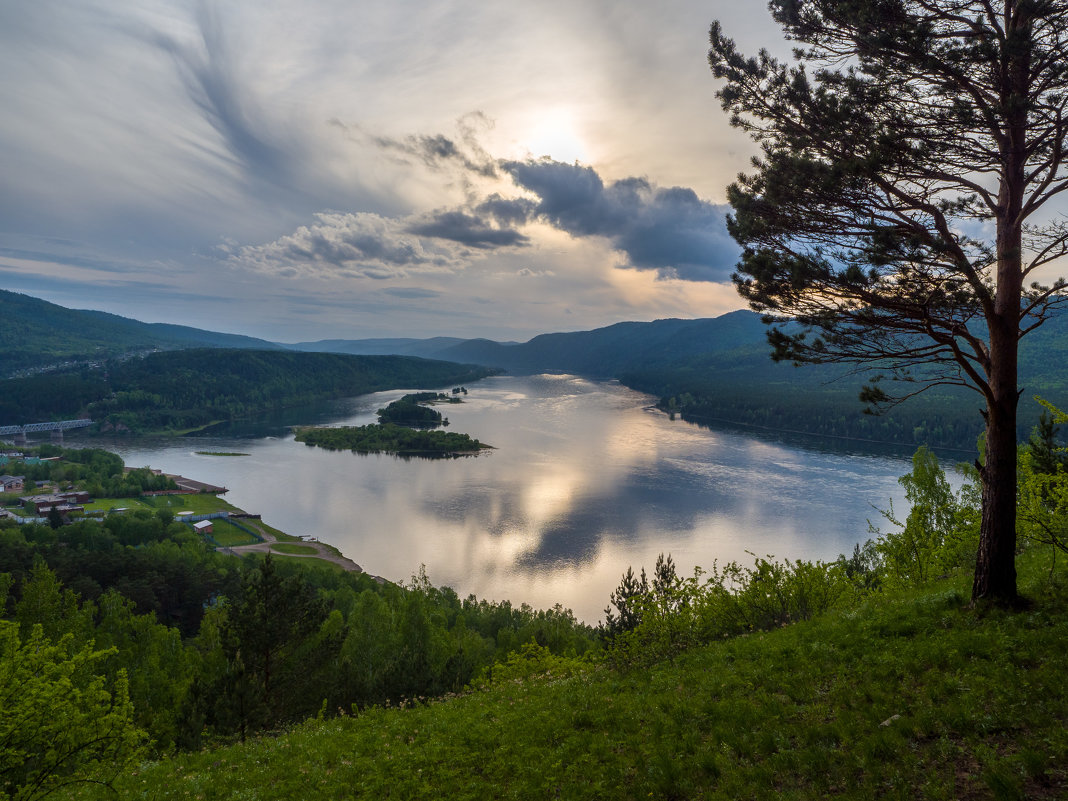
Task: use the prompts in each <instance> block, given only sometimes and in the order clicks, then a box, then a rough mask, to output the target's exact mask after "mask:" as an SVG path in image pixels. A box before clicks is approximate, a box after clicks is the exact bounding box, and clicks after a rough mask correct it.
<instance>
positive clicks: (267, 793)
mask: <svg viewBox="0 0 1068 801" xmlns="http://www.w3.org/2000/svg"><path fill="white" fill-rule="evenodd" d="M1020 561H1021V576H1022V581H1021V587H1022V588H1023V589H1024V591H1025V592H1027V593H1028V594H1029V596H1030V597H1031V598H1032V599H1033V602H1034V603H1033V606H1032V607H1031V608H1029V609H1027V610H1026V611H1022V612H1008V611H1003V610H998V609H981V610H973V609H969V608H968V605H967V603H966V599H967V587H968V579H967V577H958V578H955V579H952V580H944V581H941V582H936V583H934V584H931V585H928V586H926V587H924V588H922V589H920V590H916V591H912V592H908V593H900V594H894V595H885V596H877V597H876V598H874V599H873V600H871V601H870V602H868V603H867V604H866V605H865V606H863V607H861V608H859V609H856V610H853V611H848V612H836V613H831V614H826V615H824V616H822V617H820V618H817V619H815V620H812V621H808V622H806V623H800V624H796V625H792V626H789V627H786V628H783V629H779V630H776V631H772V632H768V633H760V634H752V635H749V636H744V637H738V638H735V639H731V640H725V641H723V642H719V643H714V644H712V645H708V646H704V647H701V648H695V649H692V650H690V651H688V652H686V653H684V654H683V655H681V656H679V657H677V658H676V659H675V660H674V661H673V662H664V663H661V664H658V665H655V666H653V667H652V668H648V669H632V670H629V671H624V672H620V671H617V670H614V669H611V668H609V667H607V666H604V665H600V666H590V667H587V668H584V669H582V670H580V671H578V672H577V673H574V672H573V671H572V672H571V673H559V674H554V673H552V672H551V671H549V672H546V671H545V670H544V669H543V668H541V667H538V666H535V668H536V669H535V668H532V670H531V677H530V678H527V679H525V680H505V681H501V682H499V683H497V684H494V685H491V686H489V687H488V689H484V690H479V691H473V692H470V693H468V694H465V695H462V696H459V697H452V698H448V699H443V700H438V701H434V702H431V703H429V704H425V705H415V706H414V707H411V708H406V709H397V708H387V709H382V708H377V709H372V710H367V711H365V712H363V713H361V714H359V715H357V716H355V717H353V716H345V717H342V718H337V719H332V720H325V721H309V722H307V723H304V724H302V725H299V726H296V727H294V728H293V729H292V730H290V731H287V732H285V733H282V734H280V735H278V736H269V737H268V736H265V737H262V738H258V739H256V740H253V741H250V742H248V743H246V744H244V745H233V746H230V747H225V748H217V749H214V750H206V751H203V752H200V753H193V754H184V755H180V756H178V757H175V758H173V759H167V760H164V761H162V762H158V763H150V764H145V765H142V766H141V767H140V768H139V769H138V770H137V771H136V773H135V774H133V775H129V776H126V777H123V778H122V779H121V780H120V781H119V782H118V784H117V789H118V797H119V798H123V799H133V798H138V799H149V798H151V799H184V798H189V799H228V798H243V799H288V798H301V799H338V798H373V799H390V798H396V799H419V798H426V799H439V798H449V799H479V801H481V800H482V799H496V798H501V799H503V798H519V799H526V798H567V799H603V798H613V799H616V798H619V799H648V798H656V799H684V798H685V799H690V798H723V799H735V798H786V799H819V798H828V797H835V798H856V799H870V798H890V799H913V798H931V799H958V798H994V799H1018V798H1063V797H1065V796H1066V794H1068V692H1066V691H1065V688H1066V687H1068V661H1066V660H1065V658H1064V653H1065V649H1066V647H1068V591H1066V589H1065V587H1064V585H1063V582H1061V583H1058V584H1056V585H1050V584H1049V583H1048V582H1047V580H1046V579H1047V573H1046V571H1047V570H1048V561H1047V562H1043V561H1042V559H1040V558H1039V557H1038V556H1037V555H1035V554H1031V555H1028V556H1027V557H1025V558H1022V559H1021V560H1020ZM84 792H85V793H86V794H87V797H99V798H110V797H113V796H110V795H108V794H107V793H106V791H102V790H98V789H92V788H90V789H86V790H85V791H84Z"/></svg>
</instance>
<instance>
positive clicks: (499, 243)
mask: <svg viewBox="0 0 1068 801" xmlns="http://www.w3.org/2000/svg"><path fill="white" fill-rule="evenodd" d="M407 230H408V231H409V232H411V233H413V234H419V235H420V236H429V237H434V238H436V239H448V240H451V241H453V242H459V243H460V244H462V245H467V246H468V247H473V248H481V249H488V248H499V247H515V246H519V245H525V244H526V243H527V242H528V241H529V240H528V239H527V237H526V236H524V235H523V234H521V233H520V232H519V231H516V230H515V229H514V228H499V227H496V226H493V225H487V224H486V223H485V222H483V221H482V220H480V219H479V218H478V217H475V216H473V215H470V214H466V213H464V212H462V211H443V212H439V213H437V214H435V215H433V216H431V217H429V218H427V219H425V220H421V221H419V222H414V223H412V224H410V225H409V226H408V229H407Z"/></svg>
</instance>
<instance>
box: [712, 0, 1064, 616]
mask: <svg viewBox="0 0 1068 801" xmlns="http://www.w3.org/2000/svg"><path fill="white" fill-rule="evenodd" d="M770 8H771V11H772V14H773V16H774V17H775V20H776V21H777V22H778V23H779V24H780V25H781V26H782V27H783V29H784V31H785V32H786V34H787V36H788V38H789V39H791V40H793V41H794V42H795V43H796V47H795V49H794V52H793V63H784V62H782V61H780V60H777V59H775V58H773V57H772V56H771V55H769V54H768V53H766V52H761V53H760V55H759V56H758V57H756V58H746V57H745V56H743V55H742V54H740V53H739V52H738V51H737V49H736V48H735V46H734V43H733V42H732V41H731V40H730V39H728V38H727V37H726V36H725V34H724V32H723V30H722V28H721V27H720V25H719V24H718V23H715V24H713V26H712V30H711V50H710V53H709V60H710V63H711V66H712V70H713V73H714V75H715V76H716V77H717V78H720V79H722V80H723V81H724V82H725V83H724V85H723V86H722V88H721V89H720V90H719V98H720V100H721V102H722V104H723V107H724V109H725V110H726V111H728V112H729V113H730V114H731V119H732V123H733V124H734V125H736V126H739V127H741V128H743V129H745V130H746V131H748V132H749V133H750V134H751V135H752V136H753V138H754V139H755V140H756V141H757V142H758V143H759V144H760V145H761V149H762V154H761V155H760V157H758V158H756V159H754V162H753V171H752V172H750V173H748V174H746V175H742V176H740V177H739V179H738V181H737V182H736V183H735V184H733V185H732V186H731V187H730V188H729V190H728V198H729V200H730V203H731V205H732V206H733V208H734V214H733V216H732V218H731V219H730V221H729V226H730V231H731V233H732V235H733V236H734V237H735V238H736V239H737V240H738V241H739V242H740V243H741V244H742V246H743V254H742V258H741V262H740V264H739V267H738V272H737V273H736V275H735V283H736V285H737V287H738V289H739V291H740V292H741V294H742V295H743V297H745V298H746V299H748V300H749V302H750V304H751V305H752V306H753V307H754V308H755V309H756V310H758V311H762V312H765V313H766V315H767V317H766V319H767V321H768V322H769V323H771V328H770V329H769V339H770V341H771V343H772V345H773V348H774V353H775V355H776V357H777V358H780V359H791V360H794V361H797V362H844V363H851V364H856V365H859V366H860V367H861V368H863V369H871V368H874V369H875V376H874V377H875V381H873V382H872V383H871V384H869V386H868V388H867V389H866V391H865V392H864V393H862V398H863V399H864V400H867V401H868V402H870V403H874V404H876V405H878V404H881V403H885V402H888V401H893V400H897V399H901V398H904V397H907V396H909V395H911V394H915V393H916V392H919V391H923V390H924V389H926V388H928V387H930V386H933V385H936V384H953V385H961V386H966V387H969V388H971V389H974V390H975V391H977V392H978V393H979V395H980V396H981V398H982V411H983V414H984V417H985V422H986V450H985V454H984V457H983V459H982V460H981V463H980V474H981V477H982V482H983V525H982V533H981V538H980V547H979V554H978V558H977V563H976V576H975V584H974V587H973V597H975V598H995V599H999V600H1011V599H1013V598H1014V597H1015V595H1016V575H1015V568H1014V552H1015V536H1016V534H1015V495H1014V487H1015V474H1016V406H1017V401H1018V398H1019V391H1018V387H1017V367H1018V353H1017V351H1018V344H1019V340H1020V338H1021V337H1023V336H1024V335H1026V334H1027V333H1028V332H1030V331H1032V330H1034V329H1035V328H1036V327H1037V326H1039V325H1041V324H1042V323H1043V322H1044V321H1046V320H1047V319H1048V318H1049V317H1050V316H1051V315H1053V314H1054V313H1055V312H1056V307H1057V306H1058V304H1060V303H1061V302H1063V301H1064V299H1065V294H1064V290H1065V283H1064V281H1063V280H1062V279H1059V278H1058V279H1056V280H1048V279H1047V280H1046V282H1045V283H1042V282H1041V281H1040V280H1039V279H1040V276H1041V275H1042V274H1043V273H1044V272H1048V271H1049V270H1050V269H1053V268H1054V263H1055V262H1057V261H1058V260H1059V259H1061V258H1062V257H1063V256H1064V255H1065V253H1066V251H1068V226H1066V225H1065V224H1064V222H1063V221H1060V220H1058V219H1057V218H1056V216H1055V208H1054V206H1055V201H1056V199H1057V198H1058V196H1059V195H1060V194H1061V193H1062V192H1064V190H1065V189H1068V169H1066V167H1065V152H1066V151H1065V145H1066V138H1068V116H1066V114H1065V111H1066V103H1068V62H1065V60H1064V58H1063V53H1064V52H1065V50H1066V47H1068V42H1066V41H1065V40H1066V38H1068V4H1065V3H1063V2H1051V1H1050V0H1006V1H1005V2H1003V3H1001V4H993V3H990V2H984V0H874V1H873V2H858V1H857V0H772V2H771V3H770ZM798 323H799V324H800V325H797V324H798ZM882 376H889V377H891V378H895V379H898V380H901V381H904V382H909V383H906V384H904V385H897V386H898V387H899V389H897V390H893V391H891V392H888V391H887V390H886V389H885V387H886V385H885V384H880V383H878V379H879V378H881V377H882Z"/></svg>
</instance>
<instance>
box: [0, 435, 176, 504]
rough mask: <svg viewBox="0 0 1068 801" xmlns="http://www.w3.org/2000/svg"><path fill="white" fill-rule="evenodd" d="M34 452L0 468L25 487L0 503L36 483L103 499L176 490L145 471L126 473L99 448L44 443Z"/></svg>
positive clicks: (163, 478) (29, 491)
mask: <svg viewBox="0 0 1068 801" xmlns="http://www.w3.org/2000/svg"><path fill="white" fill-rule="evenodd" d="M34 450H35V452H36V455H37V457H38V458H36V459H34V460H30V461H22V460H14V461H12V462H10V463H9V464H6V465H4V466H3V471H4V472H7V473H11V472H13V471H14V473H15V474H17V475H20V476H22V477H23V478H24V479H25V481H26V484H27V486H26V489H25V491H24V492H21V493H15V494H14V495H13V496H12V497H10V498H9V497H7V496H5V495H2V494H0V499H4V500H5V501H7V502H8V503H13V502H14V500H15V499H16V498H17V496H19V495H30V494H32V489H33V483H34V482H37V481H47V482H49V483H50V484H53V485H55V486H71V485H74V484H76V485H77V486H78V487H80V488H81V489H84V490H85V491H86V492H88V493H89V494H90V495H92V496H97V497H106V498H133V497H136V496H138V495H140V494H141V493H142V492H151V491H158V490H173V489H175V488H176V486H175V483H174V482H173V481H172V480H171V479H169V478H167V477H166V476H163V475H158V474H156V473H153V472H152V471H151V470H148V469H147V468H143V467H139V468H134V469H132V470H126V469H125V467H124V465H123V462H122V457H120V456H119V455H118V454H115V453H111V452H110V451H105V450H103V449H101V448H63V447H60V446H57V445H51V444H48V443H45V444H43V445H40V446H38V447H37V448H35V449H34ZM57 457H58V458H57Z"/></svg>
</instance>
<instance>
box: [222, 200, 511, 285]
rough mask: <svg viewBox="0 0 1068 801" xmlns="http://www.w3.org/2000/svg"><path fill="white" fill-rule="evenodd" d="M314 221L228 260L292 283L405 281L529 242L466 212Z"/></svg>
mask: <svg viewBox="0 0 1068 801" xmlns="http://www.w3.org/2000/svg"><path fill="white" fill-rule="evenodd" d="M315 219H316V222H315V223H314V224H312V225H303V226H301V227H300V228H298V229H297V230H296V231H294V232H293V233H292V234H289V235H286V236H283V237H281V238H279V239H276V240H275V241H273V242H269V243H267V244H264V245H250V246H246V247H242V248H238V249H237V250H236V251H234V252H233V253H232V255H230V257H229V260H230V261H231V263H234V264H237V265H241V266H245V267H248V268H251V269H254V270H259V271H261V272H266V273H272V274H276V275H282V276H288V277H299V276H305V275H315V274H323V275H341V276H349V277H363V278H380V279H385V278H403V277H407V276H411V275H415V274H421V273H442V272H455V271H459V270H462V269H463V268H464V266H465V265H466V264H467V263H468V262H469V261H470V259H471V258H472V257H473V256H474V255H476V254H477V253H478V252H483V251H487V250H491V249H509V248H515V247H519V246H522V245H525V244H526V242H527V238H526V237H525V236H524V235H523V234H521V233H519V232H518V231H515V230H512V229H504V228H500V227H497V226H494V225H491V224H488V223H484V222H482V221H480V220H479V219H477V218H475V217H472V216H471V215H468V214H465V213H463V212H461V211H444V212H438V213H436V214H431V215H420V216H415V215H410V216H407V217H383V216H381V215H378V214H371V213H367V212H361V213H355V214H345V213H341V212H324V213H321V214H316V215H315Z"/></svg>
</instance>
